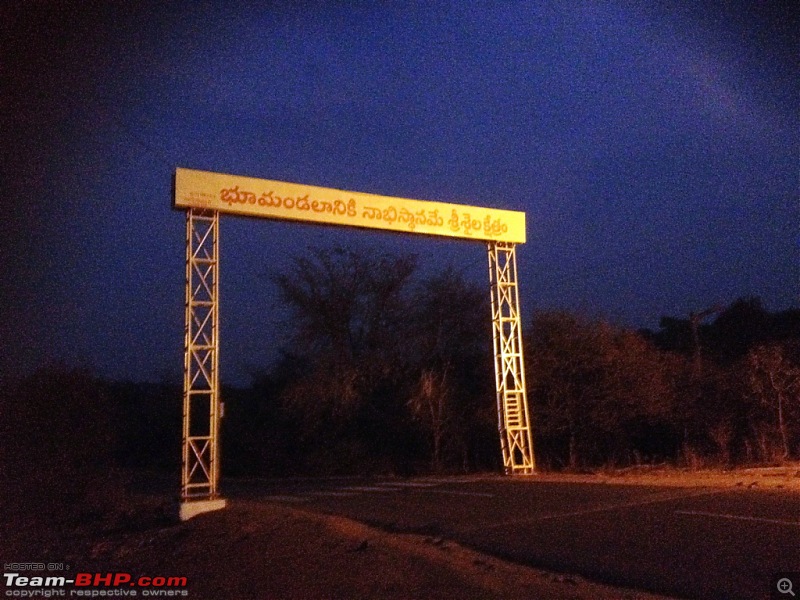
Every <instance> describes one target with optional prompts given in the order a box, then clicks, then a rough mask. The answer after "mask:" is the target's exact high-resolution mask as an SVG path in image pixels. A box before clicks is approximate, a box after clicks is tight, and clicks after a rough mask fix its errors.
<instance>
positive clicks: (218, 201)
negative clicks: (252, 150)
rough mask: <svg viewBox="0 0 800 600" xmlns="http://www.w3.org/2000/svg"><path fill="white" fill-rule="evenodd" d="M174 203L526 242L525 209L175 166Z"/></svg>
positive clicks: (242, 212) (434, 233) (410, 231)
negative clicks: (412, 196)
mask: <svg viewBox="0 0 800 600" xmlns="http://www.w3.org/2000/svg"><path fill="white" fill-rule="evenodd" d="M175 206H176V208H201V209H211V210H217V211H221V212H229V213H235V214H241V215H248V216H253V217H264V218H272V219H289V220H294V221H308V222H313V223H325V224H330V225H348V226H352V227H367V228H371V229H384V230H389V231H400V232H407V233H421V234H428V235H440V236H447V237H456V238H461V239H471V240H486V241H496V242H512V243H520V244H521V243H524V242H525V213H524V212H518V211H510V210H500V209H494V208H483V207H477V206H466V205H462V204H450V203H446V202H432V201H426V200H411V199H407V198H394V197H391V196H379V195H376V194H367V193H363V192H347V191H342V190H336V189H333V188H324V187H318V186H311V185H303V184H298V183H288V182H283V181H272V180H269V179H256V178H252V177H242V176H238V175H226V174H223V173H212V172H209V171H196V170H193V169H183V168H178V169H177V170H176V173H175Z"/></svg>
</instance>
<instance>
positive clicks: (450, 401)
mask: <svg viewBox="0 0 800 600" xmlns="http://www.w3.org/2000/svg"><path fill="white" fill-rule="evenodd" d="M488 304H489V303H488V294H487V293H486V289H484V288H482V287H480V286H478V285H476V284H475V283H472V282H470V281H467V280H466V279H464V277H463V276H462V275H461V274H460V273H458V272H457V271H455V270H454V269H453V268H452V267H447V268H445V269H443V270H441V271H438V272H436V273H434V274H433V275H431V276H429V277H426V278H425V279H422V280H421V281H419V283H418V284H417V285H416V286H415V287H414V289H413V292H412V295H411V306H410V313H409V314H410V317H411V318H410V319H408V330H407V331H408V337H407V338H406V356H407V357H408V358H409V359H410V361H411V363H412V368H413V373H414V375H413V379H412V380H413V381H415V382H416V386H415V388H414V389H413V390H412V392H411V395H410V396H409V404H408V406H409V409H411V411H412V415H413V418H414V420H415V421H416V422H417V424H419V425H421V426H422V429H423V430H424V433H425V435H426V436H427V437H428V438H429V439H430V440H431V442H430V452H431V464H432V466H433V467H434V469H437V470H438V469H441V468H442V467H444V466H445V465H447V464H453V465H454V464H455V463H456V461H458V460H459V459H460V462H461V467H462V468H464V469H467V468H468V466H469V463H470V462H473V464H480V465H485V464H488V463H492V464H493V462H494V460H493V459H494V457H495V454H496V451H497V441H496V433H495V431H496V427H497V423H496V415H495V412H494V404H495V402H494V376H493V366H492V356H491V319H490V315H491V312H490V309H489V305H488ZM487 438H491V439H492V443H491V451H489V452H487V451H486V447H487V444H485V443H484V440H486V439H487ZM489 457H491V458H489Z"/></svg>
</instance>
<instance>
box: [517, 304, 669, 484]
mask: <svg viewBox="0 0 800 600" xmlns="http://www.w3.org/2000/svg"><path fill="white" fill-rule="evenodd" d="M527 338H528V340H527V356H528V358H529V360H528V378H527V379H528V384H529V386H530V390H529V391H530V392H531V398H532V406H533V407H534V415H535V418H534V423H535V424H536V428H535V433H536V435H537V437H539V438H540V441H543V442H544V447H545V449H546V450H548V451H550V452H551V453H554V454H555V456H558V455H559V454H562V453H563V452H566V455H567V461H566V464H567V465H568V466H569V468H571V469H576V468H579V467H582V466H590V465H597V464H603V463H609V462H613V463H619V462H629V461H631V460H634V461H638V460H642V458H644V457H647V458H650V459H652V458H653V457H656V456H658V457H664V456H666V455H667V454H669V453H670V451H671V445H672V443H673V442H672V439H673V438H674V437H675V436H674V431H672V428H671V427H670V423H669V416H670V414H671V411H672V405H673V403H674V389H673V387H672V384H671V382H670V379H669V374H668V372H667V371H665V370H664V368H663V365H662V363H661V360H660V359H661V356H660V354H659V353H658V352H657V350H656V349H655V347H654V346H653V345H652V344H651V343H650V342H649V341H647V340H646V339H645V338H644V337H643V336H641V335H640V334H638V333H635V332H631V331H626V330H623V329H617V328H614V327H612V326H611V325H609V324H607V323H603V322H590V321H586V320H582V319H578V318H576V317H574V316H572V315H569V314H565V313H538V314H536V315H535V316H534V319H533V325H532V328H531V330H530V333H529V335H528V336H527ZM652 436H657V437H658V438H659V439H658V440H652V439H650V438H651V437H652ZM540 456H541V452H540Z"/></svg>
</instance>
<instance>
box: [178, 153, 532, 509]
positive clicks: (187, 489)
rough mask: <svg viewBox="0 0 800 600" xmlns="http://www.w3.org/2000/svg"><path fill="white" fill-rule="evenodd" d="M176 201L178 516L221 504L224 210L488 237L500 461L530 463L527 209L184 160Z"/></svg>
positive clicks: (522, 470) (509, 466)
mask: <svg viewBox="0 0 800 600" xmlns="http://www.w3.org/2000/svg"><path fill="white" fill-rule="evenodd" d="M175 208H178V209H182V210H185V211H186V314H185V316H186V319H185V331H184V335H185V341H184V374H183V446H182V448H183V461H182V462H183V466H182V476H181V518H182V519H188V518H190V517H192V516H194V515H196V514H199V513H201V512H205V511H209V510H216V509H218V508H222V507H223V506H225V500H224V499H222V498H221V497H220V493H219V476H220V461H219V422H220V418H221V416H222V415H221V413H220V406H221V405H220V395H219V387H220V385H219V215H220V213H221V212H222V213H233V214H239V215H247V216H252V217H264V218H270V219H283V220H292V221H304V222H312V223H322V224H330V225H344V226H350V227H362V228H370V229H383V230H389V231H398V232H405V233H416V234H427V235H436V236H446V237H454V238H459V239H467V240H473V241H481V242H483V243H485V244H486V246H487V250H488V255H489V283H490V291H491V308H492V323H493V336H492V337H493V348H494V367H495V383H496V390H497V418H498V429H499V433H500V445H501V449H502V454H503V465H504V469H505V472H506V474H509V475H513V474H531V473H533V472H534V470H535V462H534V454H533V443H532V439H531V426H530V418H529V412H528V401H527V392H526V387H525V369H524V363H523V353H522V327H521V320H520V311H519V289H518V286H517V262H516V252H515V250H516V246H517V244H522V243H525V213H523V212H517V211H508V210H499V209H492V208H482V207H476V206H465V205H460V204H449V203H444V202H428V201H422V200H409V199H405V198H392V197H388V196H378V195H375V194H365V193H360V192H346V191H341V190H336V189H331V188H322V187H317V186H309V185H301V184H295V183H286V182H280V181H271V180H267V179H254V178H251V177H241V176H236V175H225V174H222V173H211V172H208V171H196V170H192V169H183V168H178V169H177V170H176V173H175Z"/></svg>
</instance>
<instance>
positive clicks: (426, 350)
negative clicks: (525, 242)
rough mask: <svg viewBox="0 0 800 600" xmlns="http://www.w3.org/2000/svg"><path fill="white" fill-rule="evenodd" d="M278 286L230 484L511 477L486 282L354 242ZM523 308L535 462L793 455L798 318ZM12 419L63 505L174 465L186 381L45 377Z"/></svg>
mask: <svg viewBox="0 0 800 600" xmlns="http://www.w3.org/2000/svg"><path fill="white" fill-rule="evenodd" d="M274 283H275V285H276V286H277V288H278V290H279V292H280V294H281V296H282V298H283V301H284V302H285V304H286V306H287V307H288V309H289V313H290V318H289V319H288V320H287V323H286V326H285V327H286V331H287V334H288V337H287V344H286V347H285V348H284V349H283V354H282V358H281V360H280V361H278V362H277V363H276V364H274V365H271V366H265V370H264V372H263V374H262V375H260V376H259V377H257V378H256V380H255V381H254V382H253V385H252V386H251V387H249V388H247V389H231V388H227V387H223V389H222V393H221V396H222V400H223V401H224V402H225V404H226V411H225V412H226V416H225V419H224V420H223V428H222V457H223V473H224V474H226V475H244V474H259V475H291V474H320V473H329V474H335V473H365V472H374V473H396V474H413V473H422V472H431V471H474V470H494V471H499V470H500V468H501V458H500V456H499V454H500V451H499V447H500V445H499V438H498V435H497V412H496V400H495V391H494V386H495V381H494V367H493V357H492V344H491V322H490V309H489V306H488V298H489V294H488V292H487V289H486V287H485V286H483V285H477V284H474V283H471V282H469V281H467V280H466V279H465V278H464V277H462V276H461V275H460V274H459V273H458V272H456V271H455V270H453V269H444V270H442V271H440V272H437V273H434V274H432V275H422V274H421V273H420V271H419V269H418V266H417V262H416V259H415V258H414V257H413V256H406V255H399V256H398V255H382V254H377V253H375V254H365V253H360V252H353V251H350V250H346V249H341V248H337V249H333V250H322V249H319V250H315V251H313V252H311V253H310V254H309V255H308V256H305V257H301V258H298V259H297V260H296V261H295V263H294V265H293V267H291V268H290V269H289V270H287V271H286V272H284V273H280V274H276V275H275V276H274ZM523 308H524V307H523ZM526 317H527V318H525V319H523V321H524V323H523V324H524V326H525V359H526V363H525V364H526V369H527V372H526V379H527V383H528V396H529V403H530V406H531V412H532V415H531V417H532V423H533V434H534V446H535V451H536V458H537V463H538V465H539V467H540V468H545V469H572V470H578V469H587V468H598V467H604V466H617V467H622V466H627V465H633V464H642V463H644V464H650V463H659V464H660V463H670V464H675V465H679V466H689V467H701V466H726V467H727V466H735V465H743V464H773V463H777V462H781V461H785V460H791V459H798V458H800V310H797V309H790V310H786V311H782V312H777V313H771V312H768V311H767V310H765V309H764V307H763V306H762V305H761V303H760V301H759V300H758V299H756V298H745V299H740V300H737V301H735V302H733V303H732V304H730V305H729V306H720V307H711V308H710V309H708V310H704V311H702V312H699V313H697V314H692V315H688V316H687V317H686V318H673V317H669V318H667V317H665V318H663V319H662V320H661V324H660V328H659V329H658V330H656V331H648V330H640V331H633V330H630V329H625V328H620V327H616V326H613V325H611V324H609V323H606V322H603V321H597V320H590V319H586V318H582V317H579V316H576V315H573V314H569V313H563V312H535V313H533V314H532V315H531V314H528V315H526ZM223 377H224V374H223ZM0 410H1V411H2V413H1V414H0V436H2V439H0V448H2V450H3V452H4V456H3V457H2V461H0V469H1V470H0V474H2V475H10V476H12V477H15V478H17V479H20V478H21V477H23V475H25V474H26V473H27V475H25V477H27V479H28V480H31V481H32V482H33V483H32V484H31V485H39V484H38V483H37V481H38V482H41V481H45V480H48V481H52V482H56V483H55V484H53V485H52V486H51V487H52V493H53V494H56V495H61V496H63V495H65V494H66V495H69V494H71V493H79V492H80V490H82V489H86V485H87V482H88V480H89V479H90V478H95V479H96V478H97V477H102V476H103V475H102V474H103V473H112V472H114V471H115V470H120V469H127V468H131V467H133V468H162V469H169V470H171V471H173V472H175V473H177V470H178V466H179V460H180V435H181V390H180V386H179V385H167V384H164V385H159V384H140V383H120V382H108V381H102V380H99V379H97V378H96V377H94V376H93V375H92V374H91V373H90V372H88V371H85V370H71V369H66V368H62V369H59V368H51V369H44V370H41V371H39V372H37V373H36V374H34V375H32V376H30V377H28V378H26V379H25V380H23V381H22V382H21V383H20V384H19V385H17V386H15V387H14V388H9V387H7V386H5V387H3V393H2V396H1V397H0ZM31 473H34V474H35V477H33V478H32V479H31V475H30V474H31ZM95 487H97V486H95ZM98 489H100V488H98ZM23 497H24V494H21V495H20V498H23Z"/></svg>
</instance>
